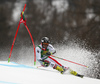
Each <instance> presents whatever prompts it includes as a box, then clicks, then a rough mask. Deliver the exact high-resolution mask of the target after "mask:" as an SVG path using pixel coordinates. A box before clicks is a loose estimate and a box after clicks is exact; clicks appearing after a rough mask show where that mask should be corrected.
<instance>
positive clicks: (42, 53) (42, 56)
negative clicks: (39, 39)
mask: <svg viewBox="0 0 100 84" xmlns="http://www.w3.org/2000/svg"><path fill="white" fill-rule="evenodd" d="M47 52H51V53H52V54H54V53H56V50H55V48H54V47H53V46H52V45H51V44H49V45H48V46H47V48H46V49H45V48H43V47H42V45H41V44H40V45H39V46H37V47H36V58H37V60H38V61H39V62H40V64H41V65H42V61H40V60H46V61H48V62H49V66H51V67H53V68H54V67H55V66H57V65H59V66H62V65H61V64H60V63H59V62H58V61H56V60H55V59H54V58H52V57H51V56H46V53H47Z"/></svg>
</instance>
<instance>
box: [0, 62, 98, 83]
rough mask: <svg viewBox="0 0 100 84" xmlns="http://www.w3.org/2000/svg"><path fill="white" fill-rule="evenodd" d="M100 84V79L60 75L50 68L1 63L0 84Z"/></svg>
mask: <svg viewBox="0 0 100 84" xmlns="http://www.w3.org/2000/svg"><path fill="white" fill-rule="evenodd" d="M68 83H69V84H100V80H99V79H93V78H88V77H84V78H79V77H76V76H73V75H69V74H60V73H59V72H58V71H56V70H53V69H49V68H42V67H41V68H36V67H35V66H33V67H31V66H26V65H21V64H17V63H15V62H10V63H8V62H7V61H0V84H68Z"/></svg>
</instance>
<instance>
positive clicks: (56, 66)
mask: <svg viewBox="0 0 100 84" xmlns="http://www.w3.org/2000/svg"><path fill="white" fill-rule="evenodd" d="M46 60H48V61H49V62H50V66H51V67H52V68H53V69H56V70H58V71H59V72H61V73H62V74H63V73H64V72H65V71H66V70H67V69H68V67H64V66H63V65H61V64H60V63H59V62H58V61H57V60H55V59H53V58H51V57H49V58H47V59H46Z"/></svg>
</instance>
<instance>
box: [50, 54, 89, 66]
mask: <svg viewBox="0 0 100 84" xmlns="http://www.w3.org/2000/svg"><path fill="white" fill-rule="evenodd" d="M50 56H52V57H55V58H58V59H61V60H64V61H68V62H71V63H74V64H77V65H80V66H83V67H87V68H88V66H86V65H82V64H79V63H76V62H73V61H70V60H66V59H63V58H60V57H56V56H53V55H50Z"/></svg>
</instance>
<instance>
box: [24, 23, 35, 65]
mask: <svg viewBox="0 0 100 84" xmlns="http://www.w3.org/2000/svg"><path fill="white" fill-rule="evenodd" d="M24 25H25V27H26V29H27V31H28V33H29V35H30V37H31V40H32V44H33V48H34V65H36V51H35V45H34V41H33V38H32V35H31V32H30V31H29V29H28V27H27V25H26V23H24Z"/></svg>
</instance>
